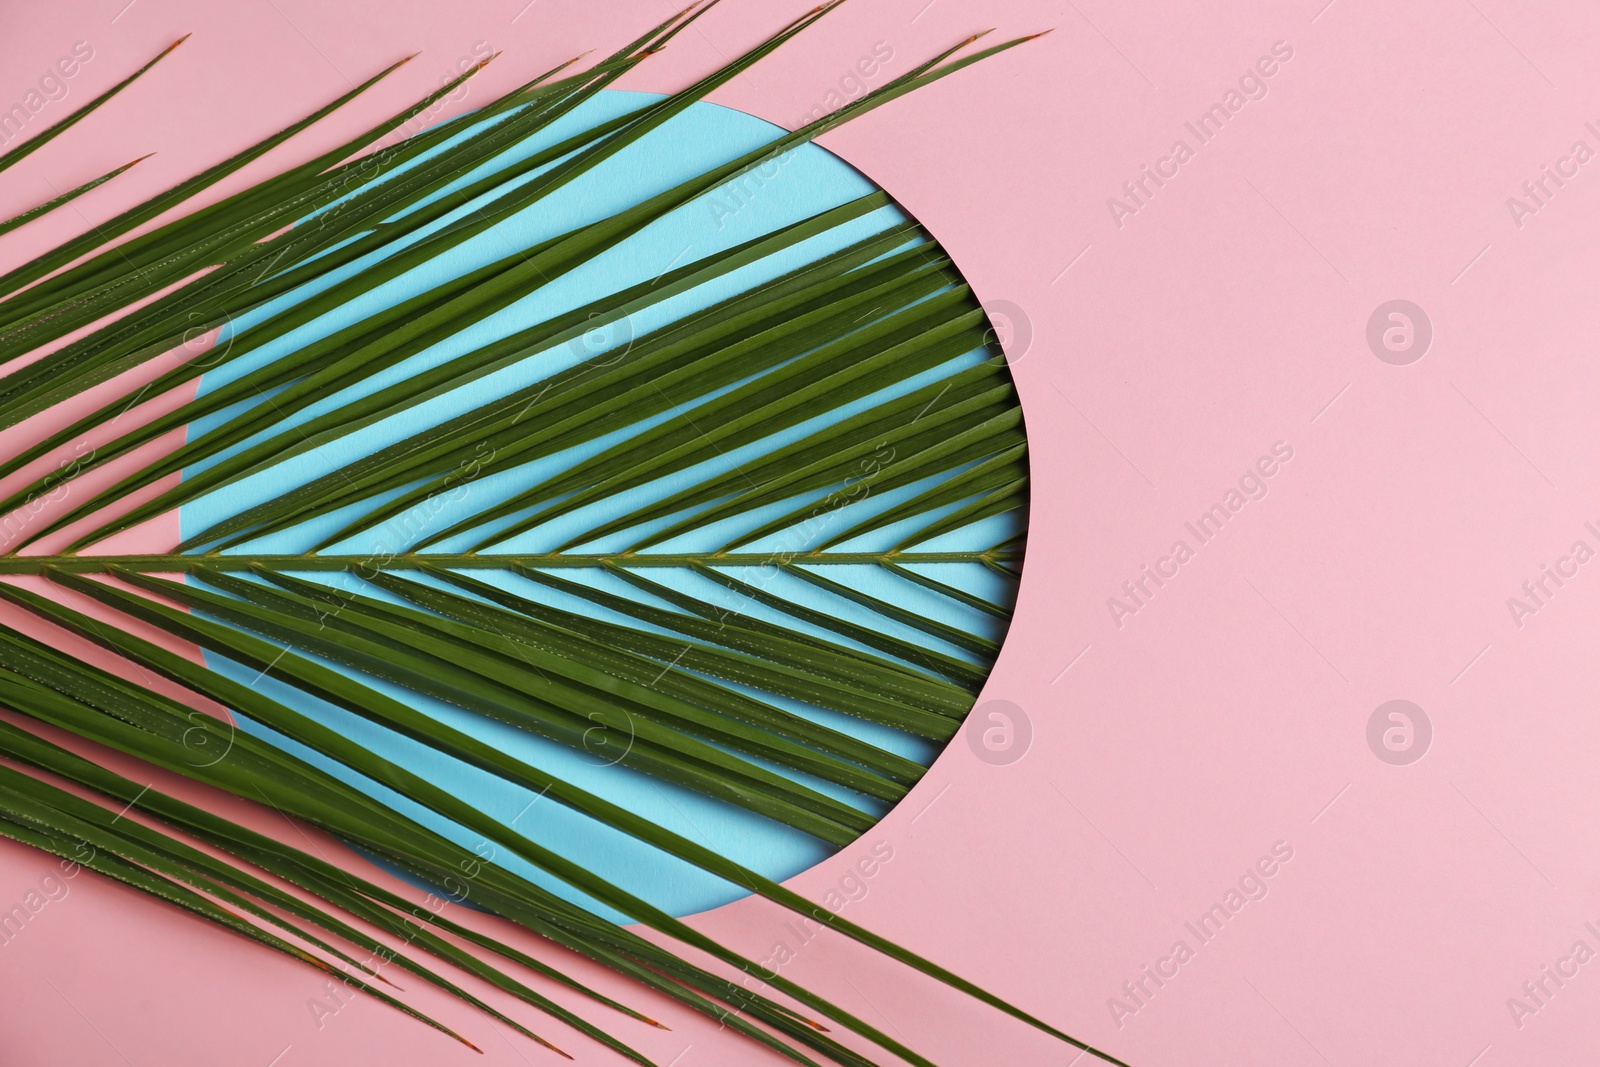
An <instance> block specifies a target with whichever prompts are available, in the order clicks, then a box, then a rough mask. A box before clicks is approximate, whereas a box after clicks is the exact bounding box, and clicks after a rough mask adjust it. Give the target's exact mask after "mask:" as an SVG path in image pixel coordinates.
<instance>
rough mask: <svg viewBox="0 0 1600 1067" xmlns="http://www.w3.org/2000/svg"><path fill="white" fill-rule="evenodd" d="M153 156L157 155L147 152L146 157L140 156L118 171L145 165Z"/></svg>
mask: <svg viewBox="0 0 1600 1067" xmlns="http://www.w3.org/2000/svg"><path fill="white" fill-rule="evenodd" d="M153 155H155V153H154V152H146V153H145V154H144V155H142V156H140V157H139V158H138V159H135V160H132V161H130V162H128V163H124V164H123V165H122V166H120V167H118V168H117V169H118V170H127V169H128V168H129V167H132V166H135V165H137V164H140V163H143V162H144V161H145V160H147V159H149V158H150V157H151V156H153Z"/></svg>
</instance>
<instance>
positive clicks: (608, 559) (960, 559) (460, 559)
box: [0, 549, 1022, 575]
mask: <svg viewBox="0 0 1600 1067" xmlns="http://www.w3.org/2000/svg"><path fill="white" fill-rule="evenodd" d="M1021 558H1022V553H1021V552H1020V551H1017V550H1016V549H989V550H988V551H985V552H795V553H787V552H686V553H667V552H620V553H581V552H546V553H533V554H513V553H476V552H469V553H448V552H416V553H411V552H406V553H395V554H390V553H383V552H369V553H364V554H344V555H294V554H256V553H253V552H251V553H245V552H241V553H237V554H222V553H206V554H188V555H142V556H78V555H66V556H50V555H38V556H0V575H7V574H41V573H43V572H44V571H45V570H46V569H47V568H50V569H55V570H61V571H67V572H70V573H73V574H99V573H103V572H106V571H110V570H112V569H113V568H122V569H125V570H132V571H138V572H140V573H142V574H174V573H181V572H185V571H191V570H194V569H196V568H199V567H206V568H210V569H212V570H220V571H246V570H252V569H255V568H264V569H266V570H273V571H341V570H350V571H357V572H360V571H371V572H374V573H376V572H378V571H388V570H415V569H418V568H421V567H425V566H433V567H444V568H446V569H487V570H509V569H510V568H511V566H512V565H513V564H519V565H521V566H523V567H537V568H544V567H550V568H558V567H622V568H634V567H690V566H694V565H697V564H698V565H700V566H706V567H765V566H781V565H783V564H800V565H803V566H808V567H809V566H829V565H833V566H840V565H857V566H859V565H862V564H879V565H885V566H887V565H891V564H892V565H895V566H906V565H915V564H918V563H986V562H989V563H992V562H998V561H1000V560H1019V559H1021Z"/></svg>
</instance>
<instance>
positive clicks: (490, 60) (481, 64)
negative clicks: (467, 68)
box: [478, 52, 500, 70]
mask: <svg viewBox="0 0 1600 1067" xmlns="http://www.w3.org/2000/svg"><path fill="white" fill-rule="evenodd" d="M498 55H500V53H499V52H495V53H494V54H493V55H491V56H490V57H489V58H488V59H485V60H484V61H483V62H481V63H479V64H478V69H479V70H482V69H483V68H484V67H487V66H488V65H489V64H490V63H493V62H494V61H495V57H496V56H498Z"/></svg>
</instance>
